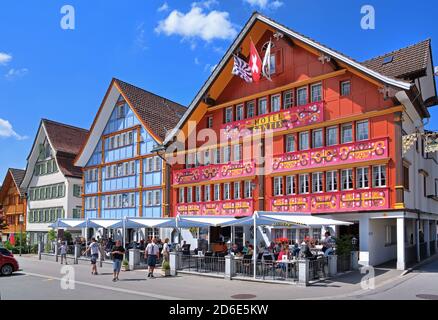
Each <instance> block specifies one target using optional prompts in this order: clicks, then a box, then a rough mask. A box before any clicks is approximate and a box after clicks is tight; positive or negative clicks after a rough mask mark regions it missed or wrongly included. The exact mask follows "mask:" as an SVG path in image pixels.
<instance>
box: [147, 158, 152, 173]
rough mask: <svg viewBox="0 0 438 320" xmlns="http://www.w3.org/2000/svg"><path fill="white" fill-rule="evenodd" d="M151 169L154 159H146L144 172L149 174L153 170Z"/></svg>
mask: <svg viewBox="0 0 438 320" xmlns="http://www.w3.org/2000/svg"><path fill="white" fill-rule="evenodd" d="M153 167H154V159H153V158H148V160H147V167H146V172H151V171H152V170H153Z"/></svg>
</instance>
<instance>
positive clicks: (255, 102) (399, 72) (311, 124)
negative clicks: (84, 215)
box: [101, 13, 438, 269]
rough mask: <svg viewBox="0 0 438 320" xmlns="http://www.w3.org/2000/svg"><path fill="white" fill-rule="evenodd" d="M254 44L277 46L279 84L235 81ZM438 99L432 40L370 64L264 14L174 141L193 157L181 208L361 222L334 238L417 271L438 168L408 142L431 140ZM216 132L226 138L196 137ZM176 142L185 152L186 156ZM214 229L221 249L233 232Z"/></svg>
mask: <svg viewBox="0 0 438 320" xmlns="http://www.w3.org/2000/svg"><path fill="white" fill-rule="evenodd" d="M250 39H252V41H253V42H254V43H255V46H256V48H257V50H258V52H259V54H260V56H261V57H262V59H263V56H264V54H265V50H266V46H267V43H268V41H269V40H270V39H272V42H273V48H272V51H271V56H270V61H271V64H272V69H271V78H272V81H269V80H267V79H266V78H262V79H261V80H260V81H259V82H255V83H246V82H245V81H244V80H243V79H241V78H240V77H238V76H234V75H233V74H232V68H233V54H236V55H239V56H240V57H242V58H243V59H244V60H245V61H249V50H250V41H251V40H250ZM113 100H114V99H113ZM114 101H115V100H114ZM114 101H113V102H114ZM436 103H437V95H436V86H435V80H434V75H433V63H432V53H431V43H430V41H429V40H427V41H423V42H420V43H418V44H415V45H413V46H410V47H407V48H403V49H400V50H397V51H394V52H391V53H388V54H384V55H382V56H380V57H377V58H373V59H371V60H368V61H364V62H358V61H355V60H353V59H351V58H349V57H348V56H346V55H344V54H342V53H339V52H337V51H335V50H332V49H330V48H328V47H326V46H323V45H321V44H320V43H318V42H316V41H314V40H312V39H310V38H308V37H305V36H303V35H301V34H299V33H297V32H295V31H293V30H291V29H289V28H287V27H285V26H283V25H281V24H279V23H277V22H275V21H273V20H271V19H268V18H267V17H265V16H263V15H260V14H258V13H255V14H253V15H252V17H251V18H250V19H249V21H248V22H247V24H246V25H245V26H244V28H243V30H242V31H241V32H240V34H239V35H238V36H237V38H236V39H235V41H234V42H233V44H232V45H231V47H230V48H229V49H228V51H227V53H226V54H225V56H224V57H223V59H222V60H221V61H220V63H219V64H218V66H217V67H216V68H215V70H214V71H213V73H212V74H211V76H210V77H209V78H208V80H207V81H206V83H205V84H204V85H203V87H202V88H201V90H200V91H199V93H198V94H197V96H196V97H195V99H194V100H193V102H192V103H191V105H190V106H189V107H188V110H187V112H186V113H185V115H184V116H183V118H182V119H181V120H180V121H179V122H178V124H177V126H176V127H175V129H174V131H173V132H172V134H170V135H169V136H168V137H167V138H166V139H165V141H164V145H165V146H167V147H169V148H168V149H167V150H168V153H167V158H168V160H170V159H174V158H175V157H177V156H178V157H181V155H182V158H183V159H184V161H182V163H181V161H180V162H179V163H178V164H175V165H173V166H172V180H171V183H170V188H171V203H172V210H171V212H172V214H173V215H174V216H175V215H178V214H180V215H235V216H250V215H252V214H253V213H254V212H255V211H272V212H282V213H304V214H309V215H320V216H324V217H328V218H333V219H337V220H343V221H349V222H353V223H354V225H353V226H351V227H336V228H335V230H334V231H335V233H336V236H341V235H343V234H351V235H355V236H356V237H357V238H358V240H359V247H360V248H359V250H360V263H362V264H364V265H378V264H381V263H384V262H387V261H390V260H396V261H397V267H398V268H399V269H405V268H406V265H407V264H409V263H410V262H413V261H417V260H420V259H423V258H425V257H427V256H429V255H431V254H433V253H434V252H435V251H436V245H437V242H436V234H437V231H436V230H437V220H438V201H437V200H438V197H437V196H438V194H437V192H438V163H437V158H436V154H435V153H429V154H426V153H425V150H424V146H425V144H424V142H423V140H422V139H419V140H418V141H417V143H416V145H414V146H413V147H412V148H411V149H409V150H408V151H407V152H403V148H402V147H403V146H402V137H403V136H406V135H408V134H412V133H415V132H418V133H420V134H421V133H424V132H425V129H424V124H425V123H426V121H427V119H428V118H430V113H429V111H428V108H429V107H431V106H433V105H435V104H436ZM194 123H195V124H196V126H195V125H194ZM207 128H208V129H211V130H212V131H214V132H215V133H216V136H217V137H218V141H217V142H215V143H213V144H212V143H210V144H209V145H206V144H205V141H204V140H205V139H204V138H199V139H195V143H192V142H190V141H193V139H190V138H192V137H194V136H197V135H198V136H199V135H202V130H203V129H207ZM268 129H270V130H268ZM177 130H181V131H182V132H183V133H184V138H183V140H184V139H186V140H184V141H181V139H179V140H178V139H177V132H178V131H177ZM180 136H181V135H180ZM198 140H199V141H198ZM176 141H178V142H181V143H183V144H184V145H185V149H184V150H183V151H182V152H179V153H178V154H177V153H176V152H174V151H175V150H174V149H173V148H170V146H171V145H172V143H174V142H176ZM248 141H252V143H248ZM254 141H255V143H254ZM263 157H265V161H264V162H263V161H259V160H260V159H263ZM101 203H102V205H103V203H104V202H103V201H101ZM207 232H208V234H209V239H210V241H211V242H215V241H218V239H219V234H220V233H222V235H223V236H225V237H226V238H227V236H229V235H230V231H229V230H225V229H222V230H220V229H219V228H210V230H208V231H205V230H204V231H202V230H201V233H207ZM253 232H254V230H251V229H250V228H243V227H241V228H238V227H236V229H235V232H234V239H231V241H232V242H237V243H240V244H242V243H243V242H244V241H245V240H249V241H252V239H253ZM258 232H259V233H260V234H259V235H258V237H257V239H261V238H263V239H264V240H265V241H266V242H269V239H275V238H280V237H287V238H289V239H291V240H296V241H301V240H302V239H303V238H304V237H305V236H308V235H310V236H311V237H314V238H321V234H322V233H323V232H324V229H323V230H321V229H311V230H308V229H302V230H299V229H292V228H284V227H281V226H280V227H273V228H259V230H258ZM198 236H199V235H194V238H196V237H198ZM184 237H185V238H186V239H188V238H189V237H190V235H189V234H187V233H185V234H184Z"/></svg>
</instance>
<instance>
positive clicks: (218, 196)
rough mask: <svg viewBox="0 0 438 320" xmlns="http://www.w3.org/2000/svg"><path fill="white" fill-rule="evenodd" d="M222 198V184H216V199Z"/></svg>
mask: <svg viewBox="0 0 438 320" xmlns="http://www.w3.org/2000/svg"><path fill="white" fill-rule="evenodd" d="M220 199H221V185H220V184H215V185H214V201H219V200H220Z"/></svg>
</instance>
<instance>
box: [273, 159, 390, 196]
mask: <svg viewBox="0 0 438 320" xmlns="http://www.w3.org/2000/svg"><path fill="white" fill-rule="evenodd" d="M324 176H325V184H324ZM339 179H340V185H339V183H338V180H339ZM354 180H356V189H368V188H370V180H372V186H373V187H374V188H381V187H386V166H385V165H379V166H374V167H372V176H371V177H370V167H363V168H356V175H355V177H354V176H353V169H344V170H340V172H339V171H337V170H334V171H327V172H325V174H324V172H314V173H312V174H300V175H298V176H297V175H290V176H283V177H275V178H274V188H273V196H283V195H294V194H308V193H310V192H312V193H321V192H335V191H339V190H342V191H348V190H353V189H354Z"/></svg>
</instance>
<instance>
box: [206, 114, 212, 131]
mask: <svg viewBox="0 0 438 320" xmlns="http://www.w3.org/2000/svg"><path fill="white" fill-rule="evenodd" d="M207 128H213V116H210V117H207Z"/></svg>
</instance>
